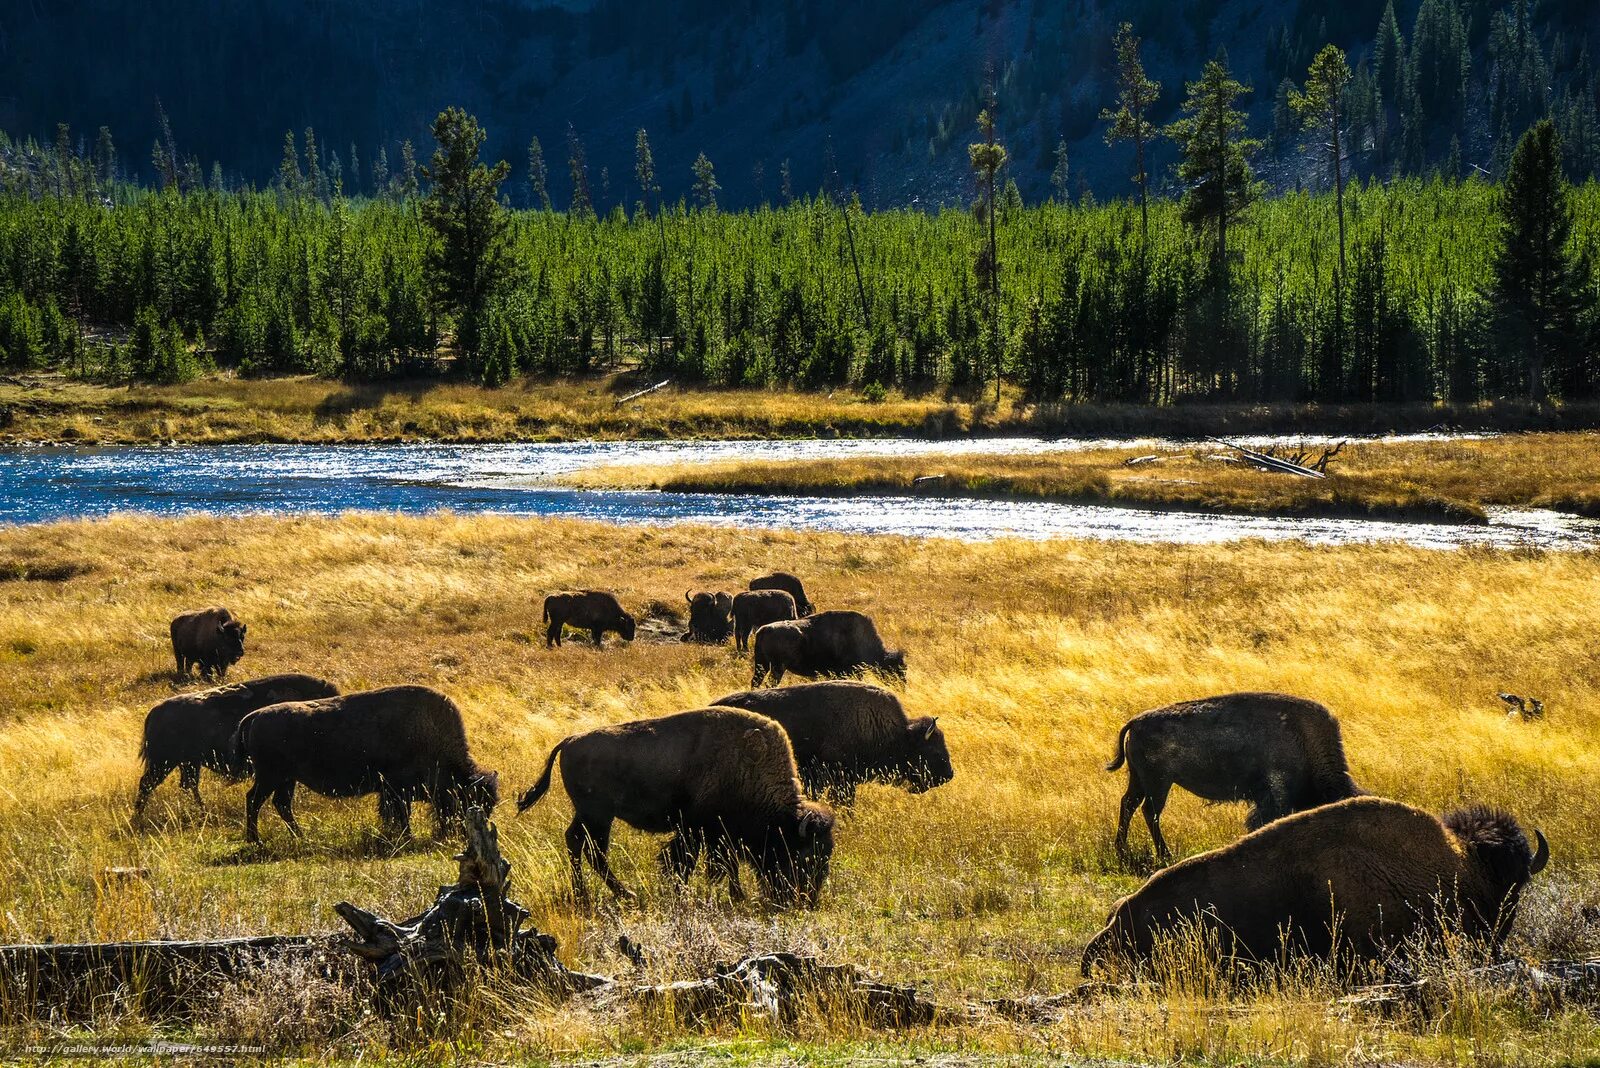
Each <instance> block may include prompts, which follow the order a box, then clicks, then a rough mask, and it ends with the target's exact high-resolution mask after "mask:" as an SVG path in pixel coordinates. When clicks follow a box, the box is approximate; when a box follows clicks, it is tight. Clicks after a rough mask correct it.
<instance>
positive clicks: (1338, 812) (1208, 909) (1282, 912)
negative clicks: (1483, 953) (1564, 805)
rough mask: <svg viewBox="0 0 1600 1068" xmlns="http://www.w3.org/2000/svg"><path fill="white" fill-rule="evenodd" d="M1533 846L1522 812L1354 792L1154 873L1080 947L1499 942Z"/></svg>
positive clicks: (1264, 951) (1125, 951)
mask: <svg viewBox="0 0 1600 1068" xmlns="http://www.w3.org/2000/svg"><path fill="white" fill-rule="evenodd" d="M1534 838H1535V840H1536V841H1537V842H1538V849H1537V851H1534V850H1531V849H1529V847H1528V840H1527V838H1525V837H1524V836H1523V833H1522V829H1521V828H1520V827H1518V826H1517V821H1516V820H1514V819H1513V818H1512V817H1511V816H1509V815H1507V814H1506V813H1504V812H1501V811H1498V810H1496V809H1490V808H1483V807H1474V808H1466V809H1461V810H1458V811H1455V812H1450V813H1447V814H1446V815H1445V816H1444V818H1443V819H1439V818H1436V817H1434V816H1432V815H1430V814H1429V813H1427V812H1423V811H1421V810H1419V809H1415V808H1412V807H1411V806H1409V805H1403V804H1401V803H1400V802H1398V801H1389V800H1386V799H1384V798H1379V797H1356V798H1350V799H1348V800H1345V801H1340V802H1337V803H1335V804H1332V805H1325V806H1323V807H1321V808H1315V809H1312V810H1310V811H1308V812H1300V813H1296V814H1295V815H1292V816H1288V817H1285V818H1284V819H1281V820H1278V821H1276V822H1274V823H1270V824H1268V825H1267V826H1265V827H1263V828H1261V829H1260V830H1258V831H1255V832H1253V833H1251V834H1248V835H1246V836H1245V837H1243V838H1241V839H1239V840H1238V841H1237V842H1234V843H1233V844H1232V845H1229V846H1225V847H1223V848H1221V849H1217V850H1213V851H1212V852H1210V853H1201V854H1200V855H1198V856H1194V857H1190V858H1188V859H1187V860H1183V861H1180V862H1178V863H1177V864H1174V865H1173V866H1172V867H1170V868H1166V869H1163V870H1162V871H1160V872H1157V873H1156V874H1155V875H1154V876H1153V877H1152V878H1151V879H1150V880H1149V881H1148V882H1147V883H1145V884H1144V886H1142V887H1140V888H1139V889H1138V890H1137V891H1135V892H1134V893H1133V894H1132V895H1130V896H1128V897H1125V898H1123V899H1122V900H1121V901H1118V902H1117V904H1116V905H1115V906H1114V907H1113V909H1112V911H1111V918H1110V920H1109V922H1107V924H1106V926H1105V929H1104V930H1102V931H1101V932H1100V933H1099V934H1097V935H1095V936H1094V938H1093V940H1091V941H1090V943H1089V946H1088V948H1087V949H1085V950H1084V953H1083V972H1084V974H1085V975H1086V976H1087V975H1088V974H1089V972H1090V970H1091V969H1092V968H1093V966H1094V964H1095V963H1096V962H1097V961H1100V960H1103V959H1106V958H1119V959H1123V960H1128V961H1134V962H1137V961H1145V960H1148V959H1150V957H1151V955H1152V953H1153V952H1154V950H1155V946H1156V944H1157V942H1158V940H1159V939H1161V938H1163V937H1171V936H1172V935H1173V934H1175V933H1180V932H1181V933H1186V934H1187V935H1189V936H1190V937H1194V936H1196V935H1199V936H1202V937H1204V939H1205V940H1206V942H1207V943H1208V944H1210V943H1212V942H1213V941H1214V942H1215V944H1216V947H1217V948H1218V949H1220V950H1221V951H1222V953H1223V954H1224V955H1226V956H1228V957H1231V958H1233V959H1237V960H1244V961H1261V962H1265V961H1272V960H1275V959H1278V958H1279V957H1280V956H1282V955H1283V954H1284V953H1285V952H1288V953H1291V954H1304V955H1309V956H1315V957H1324V958H1332V957H1334V956H1335V955H1338V956H1340V957H1347V956H1352V955H1353V956H1354V957H1355V959H1357V960H1359V961H1363V962H1370V961H1375V960H1378V959H1380V957H1381V956H1382V954H1383V953H1384V952H1385V951H1386V950H1390V949H1393V948H1396V947H1398V946H1400V944H1401V943H1403V942H1405V941H1406V940H1408V939H1413V938H1417V937H1429V936H1434V937H1436V936H1438V935H1439V934H1440V932H1441V931H1442V930H1443V929H1444V928H1445V927H1446V926H1449V927H1453V928H1455V929H1458V930H1460V931H1461V932H1462V933H1464V934H1466V935H1467V936H1469V937H1471V938H1473V939H1475V940H1478V941H1482V942H1487V943H1488V944H1489V945H1490V946H1491V947H1492V948H1496V949H1497V948H1498V946H1499V943H1500V941H1501V940H1502V939H1503V938H1504V937H1505V935H1506V934H1507V933H1508V932H1509V931H1510V929H1511V924H1512V922H1513V921H1514V920H1515V918H1516V910H1517V900H1518V898H1519V896H1520V895H1521V892H1522V887H1523V886H1524V885H1525V884H1526V883H1527V882H1528V880H1529V879H1531V878H1532V877H1533V876H1535V875H1537V874H1538V873H1539V872H1540V871H1541V870H1542V869H1543V868H1544V866H1545V863H1546V862H1547V861H1548V860H1549V858H1550V846H1549V844H1548V843H1547V842H1546V841H1545V839H1544V835H1543V834H1541V833H1539V832H1538V831H1535V832H1534Z"/></svg>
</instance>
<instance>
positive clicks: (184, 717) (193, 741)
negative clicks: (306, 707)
mask: <svg viewBox="0 0 1600 1068" xmlns="http://www.w3.org/2000/svg"><path fill="white" fill-rule="evenodd" d="M338 692H339V689H338V687H336V686H334V685H333V683H331V682H326V681H324V680H322V679H318V678H314V677H312V676H310V675H268V676H267V677H266V678H264V679H251V680H250V681H249V682H236V683H234V684H233V685H231V686H218V687H216V688H215V689H210V690H200V691H198V692H196V693H186V694H179V695H178V696H177V697H169V698H167V700H165V701H162V702H161V703H160V704H159V705H156V706H155V707H154V708H152V709H151V710H150V712H149V714H148V715H146V716H145V718H144V744H143V745H142V746H140V748H139V757H140V759H141V760H142V761H143V762H144V774H143V775H141V776H140V777H139V796H138V798H137V799H136V800H135V801H134V803H133V813H134V815H135V816H136V817H137V816H139V815H140V814H142V813H143V812H144V806H145V803H146V802H148V801H149V800H150V795H151V793H153V792H154V791H155V788H156V787H158V786H160V785H161V784H162V783H163V782H166V780H167V776H168V775H171V774H172V771H173V769H174V768H176V769H177V770H178V785H179V786H180V787H182V788H183V789H185V790H188V791H189V792H190V793H191V794H193V795H194V803H195V804H197V805H198V804H200V803H201V801H200V769H201V768H210V769H211V770H212V771H215V772H218V773H220V774H223V775H227V776H229V777H230V778H237V777H239V776H241V775H243V774H244V772H245V768H244V766H243V765H240V764H235V763H234V760H233V753H232V749H231V747H230V745H229V739H231V738H232V737H233V732H234V731H235V730H236V729H237V728H238V726H239V721H240V720H241V719H243V718H244V717H245V716H246V715H247V714H249V713H251V712H254V711H255V710H256V709H258V708H265V707H266V706H267V705H275V704H278V703H280V702H283V701H310V700H314V699H316V698H318V697H333V696H335V695H337V694H338Z"/></svg>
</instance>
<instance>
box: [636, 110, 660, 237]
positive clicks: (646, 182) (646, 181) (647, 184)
mask: <svg viewBox="0 0 1600 1068" xmlns="http://www.w3.org/2000/svg"><path fill="white" fill-rule="evenodd" d="M633 179H634V181H636V182H638V183H639V211H640V213H641V214H644V215H649V213H650V194H651V193H652V192H653V191H654V190H655V185H656V159H655V155H654V154H653V153H652V152H651V151H650V135H649V134H647V133H646V132H645V129H644V127H643V126H641V127H639V132H638V133H636V134H634V135H633Z"/></svg>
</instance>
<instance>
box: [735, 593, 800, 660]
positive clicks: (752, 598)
mask: <svg viewBox="0 0 1600 1068" xmlns="http://www.w3.org/2000/svg"><path fill="white" fill-rule="evenodd" d="M799 618H800V610H799V609H798V608H796V607H795V603H794V596H793V595H792V594H790V593H789V591H787V590H746V591H744V592H743V593H741V594H739V595H738V596H736V597H734V599H733V643H734V645H735V646H737V647H738V648H739V649H741V650H743V649H748V648H750V635H752V634H754V633H755V632H756V631H758V630H760V629H761V628H762V627H764V626H766V625H767V624H768V623H777V622H778V621H780V620H784V619H799Z"/></svg>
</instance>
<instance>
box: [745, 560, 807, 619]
mask: <svg viewBox="0 0 1600 1068" xmlns="http://www.w3.org/2000/svg"><path fill="white" fill-rule="evenodd" d="M750 588H751V589H752V590H782V591H783V592H784V593H787V594H788V595H789V596H790V597H793V598H794V606H795V610H796V611H797V612H799V614H800V615H802V616H809V615H810V614H811V613H812V612H815V611H816V610H817V609H816V606H815V605H813V604H812V603H811V602H810V601H809V600H807V599H806V588H805V587H804V586H803V585H801V583H800V580H799V579H797V578H795V577H794V576H793V575H791V574H789V572H787V571H774V572H773V573H772V574H770V575H762V576H761V577H760V578H758V579H751V580H750Z"/></svg>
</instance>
